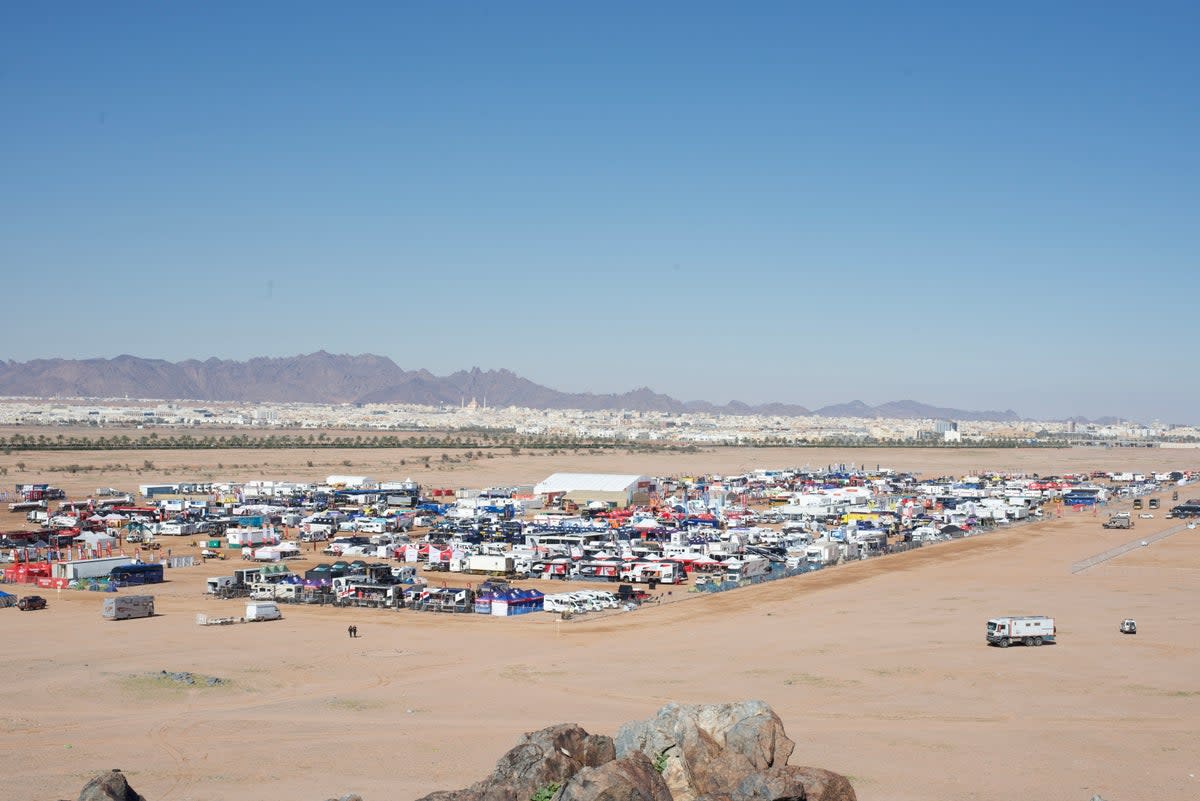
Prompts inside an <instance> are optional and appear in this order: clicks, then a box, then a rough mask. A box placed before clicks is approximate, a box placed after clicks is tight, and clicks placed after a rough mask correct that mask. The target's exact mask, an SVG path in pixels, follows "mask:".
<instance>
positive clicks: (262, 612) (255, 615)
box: [246, 601, 283, 623]
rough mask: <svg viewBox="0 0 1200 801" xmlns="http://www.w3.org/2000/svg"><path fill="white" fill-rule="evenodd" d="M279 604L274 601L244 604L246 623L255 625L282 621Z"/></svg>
mask: <svg viewBox="0 0 1200 801" xmlns="http://www.w3.org/2000/svg"><path fill="white" fill-rule="evenodd" d="M282 619H283V615H282V614H281V613H280V612H279V604H277V603H275V602H274V601H256V602H255V603H249V604H246V622H247V623H256V622H259V621H263V620H282Z"/></svg>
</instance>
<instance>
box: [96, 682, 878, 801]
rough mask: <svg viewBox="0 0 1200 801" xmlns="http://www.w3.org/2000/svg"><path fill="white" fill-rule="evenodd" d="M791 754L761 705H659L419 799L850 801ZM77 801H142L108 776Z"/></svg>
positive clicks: (837, 781) (542, 742)
mask: <svg viewBox="0 0 1200 801" xmlns="http://www.w3.org/2000/svg"><path fill="white" fill-rule="evenodd" d="M795 747H796V744H795V743H793V742H792V741H791V740H790V739H788V736H787V734H786V733H785V732H784V730H783V722H782V721H781V720H780V719H779V716H778V715H776V714H775V712H774V711H773V710H772V709H771V708H770V707H769V706H767V705H766V704H765V703H763V702H762V701H740V702H736V703H729V704H667V705H666V706H664V707H663V708H662V709H660V710H658V712H657V714H655V716H654V717H652V718H650V719H649V720H644V721H639V722H636V723H627V724H625V725H624V726H622V727H621V728H620V729H619V730H618V731H617V736H616V738H615V740H614V739H613V738H611V737H606V736H604V735H601V734H588V732H586V731H585V730H584V729H582V728H580V727H579V726H578V725H576V724H573V723H560V724H558V725H556V726H548V727H546V728H544V729H541V730H540V731H535V732H530V733H529V734H526V735H524V736H523V737H522V738H521V740H520V741H519V742H518V743H517V744H516V745H515V746H513V747H512V748H510V749H509V750H508V752H507V753H505V754H504V756H502V757H500V759H499V761H497V762H496V767H495V769H494V770H493V771H492V772H491V773H490V774H489V775H488V776H487V777H485V778H484V779H482V780H480V781H478V782H476V783H475V784H472V785H471V786H470V787H466V788H463V789H461V790H440V791H438V792H435V793H430V794H429V795H427V796H424V797H423V798H421V799H419V801H856V798H855V795H854V788H852V787H851V786H850V782H849V780H847V779H846V777H845V776H841V775H839V774H837V773H833V772H831V771H828V770H823V769H821V768H809V767H800V766H797V765H788V764H787V762H788V759H789V758H790V757H791V755H792V751H793V750H795ZM79 801H146V800H145V799H144V798H142V796H141V795H139V794H137V793H136V792H134V791H133V789H132V788H131V787H130V786H129V784H128V782H126V781H125V777H124V776H123V775H122V774H121V772H120V771H119V770H113V771H110V772H108V773H104V774H101V775H100V776H97V777H96V778H94V779H92V780H91V781H90V782H88V784H87V786H85V787H84V788H83V792H82V793H80V795H79ZM329 801H335V799H329ZM337 801H362V799H361V798H359V797H358V796H356V795H347V796H342V797H341V799H339V800H337Z"/></svg>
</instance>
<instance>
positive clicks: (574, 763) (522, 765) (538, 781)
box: [419, 723, 616, 801]
mask: <svg viewBox="0 0 1200 801" xmlns="http://www.w3.org/2000/svg"><path fill="white" fill-rule="evenodd" d="M615 758H616V750H615V748H614V747H613V741H612V738H611V737H606V736H604V735H600V734H588V733H587V731H585V730H584V729H583V728H581V727H579V726H578V725H576V724H573V723H560V724H558V725H556V726H547V727H546V728H544V729H541V730H539V731H535V732H530V733H528V734H526V735H525V736H524V737H522V738H521V741H520V742H518V743H517V744H516V745H515V746H514V747H512V748H511V749H509V751H508V753H506V754H505V755H504V756H502V757H500V760H499V761H498V762H497V763H496V768H495V770H493V771H492V773H491V775H489V776H488V777H487V778H485V779H483V780H482V781H479V782H476V783H475V784H473V785H471V786H470V787H468V788H466V789H464V790H453V791H448V792H447V791H442V792H437V793H430V794H429V795H427V796H425V797H424V798H421V799H419V801H529V799H530V798H532V797H533V794H534V793H536V792H538V791H539V790H541V789H542V788H543V787H547V786H549V785H551V784H558V785H560V786H561V785H563V784H566V782H567V780H568V779H570V778H571V777H572V776H574V775H575V774H576V773H578V772H579V771H580V770H582V769H583V768H589V767H598V766H600V765H603V764H604V763H606V762H611V761H612V760H613V759H615Z"/></svg>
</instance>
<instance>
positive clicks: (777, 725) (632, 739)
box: [616, 701, 796, 801]
mask: <svg viewBox="0 0 1200 801" xmlns="http://www.w3.org/2000/svg"><path fill="white" fill-rule="evenodd" d="M795 747H796V744H795V743H793V742H792V741H791V740H789V739H788V737H787V735H786V734H785V733H784V730H783V721H781V720H780V719H779V716H778V715H776V714H775V712H774V711H773V710H772V709H771V707H769V706H767V704H766V703H764V702H762V701H741V702H738V703H733V704H667V705H666V706H664V707H663V708H662V709H660V710H658V714H657V715H655V716H654V717H653V718H651V719H650V720H645V721H640V722H637V723H626V724H625V725H624V726H622V727H621V728H620V729H619V730H618V731H617V736H616V749H617V756H618V757H623V756H627V755H629V754H631V753H633V752H635V751H640V752H641V753H643V754H645V755H646V757H647V758H648V759H650V760H651V762H652V763H655V764H657V765H660V766H661V767H662V776H663V779H664V780H665V781H666V783H667V787H668V788H670V790H671V797H672V799H673V801H695V799H697V798H700V797H701V796H708V795H727V796H732V795H733V792H734V788H736V787H737V786H738V785H739V783H740V782H741V781H742V780H743V779H744V778H745V777H747V776H749V775H750V774H754V773H758V772H760V771H764V770H767V769H769V768H773V767H777V766H779V767H781V766H783V765H786V764H787V760H788V757H790V756H791V754H792V751H793V750H794V749H795ZM778 797H779V798H783V797H785V796H784V795H781V796H778ZM786 797H790V796H786ZM767 801H773V799H767Z"/></svg>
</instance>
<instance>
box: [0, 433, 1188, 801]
mask: <svg viewBox="0 0 1200 801" xmlns="http://www.w3.org/2000/svg"><path fill="white" fill-rule="evenodd" d="M400 458H405V459H406V461H407V462H408V465H406V466H404V467H401V466H399V464H398V462H399V459H400ZM89 460H94V461H89ZM143 460H152V461H153V462H154V465H155V468H154V470H153V471H151V470H144V471H143V474H142V475H140V476H138V475H136V474H135V473H124V472H119V473H114V474H111V475H109V474H104V473H87V474H78V473H77V474H64V473H54V474H49V473H46V472H40V471H45V470H47V469H48V468H49V467H50V466H51V465H57V464H64V463H78V464H88V463H95V464H107V463H125V462H129V463H131V464H134V463H136V464H139V465H140V464H141V463H142V462H143ZM309 460H312V461H313V462H314V466H313V467H312V468H309V467H308V466H307V461H309ZM343 460H350V461H351V462H352V465H351V467H345V466H343V465H341V462H342V461H343ZM18 461H20V462H23V463H24V469H22V470H19V471H18V470H17V469H16V468H15V463H16V462H18ZM218 462H220V463H222V464H223V465H224V467H222V468H221V469H220V471H219V472H220V473H221V475H223V476H225V477H229V478H252V477H272V478H296V479H306V478H315V477H319V476H324V475H327V474H329V473H334V472H338V473H361V474H365V475H371V476H375V477H379V478H388V477H394V478H402V477H405V476H408V475H411V476H412V477H413V478H416V479H417V480H419V481H422V482H423V483H427V484H432V485H442V486H486V485H491V484H514V483H529V482H532V481H535V480H538V479H540V478H542V477H544V476H545V475H547V474H548V473H550V472H553V471H555V470H567V469H574V470H586V471H597V472H598V471H606V472H607V471H619V472H636V473H648V474H675V475H681V474H692V473H698V472H702V471H714V470H715V471H722V472H740V471H742V470H748V469H752V468H754V467H776V466H784V465H802V464H812V465H824V464H828V463H831V462H847V463H849V462H856V463H858V464H869V465H872V466H873V465H875V464H882V465H885V466H892V467H896V468H901V469H914V470H919V471H921V472H923V473H926V474H943V473H956V474H962V473H964V472H967V471H968V470H970V469H973V468H996V469H1005V470H1025V471H1028V472H1039V473H1042V474H1048V473H1055V472H1067V471H1075V470H1083V469H1088V470H1091V469H1112V470H1115V469H1142V470H1144V469H1167V468H1172V467H1193V466H1195V465H1196V464H1197V463H1198V462H1200V452H1197V451H1167V450H1140V449H1139V450H1111V451H1103V450H1095V449H1074V450H1069V451H924V450H915V451H902V450H878V451H859V450H847V451H838V452H834V451H815V450H798V451H786V450H739V449H725V450H718V451H713V452H709V453H702V454H687V455H684V454H678V455H626V454H608V455H600V456H588V455H582V456H558V457H550V456H519V457H509V456H506V457H504V458H497V459H494V460H483V461H476V462H474V463H472V464H470V465H457V466H455V469H453V470H437V469H436V465H435V466H434V469H431V470H429V471H423V470H422V469H417V468H414V467H412V465H413V463H414V459H413V456H412V454H411V453H404V454H402V455H398V454H396V453H393V452H371V451H350V452H347V453H346V455H342V454H340V453H329V452H317V453H304V452H289V451H285V452H282V453H278V452H273V453H266V452H262V451H246V452H242V453H234V452H229V451H224V452H217V453H205V454H196V453H153V454H149V453H145V452H137V453H131V454H124V455H122V454H112V453H79V454H62V453H55V454H23V455H12V456H9V457H6V458H5V460H4V462H3V464H4V465H6V466H8V467H9V471H10V472H9V475H8V477H7V481H8V482H9V483H13V482H22V481H33V480H37V479H39V478H40V479H42V480H48V481H50V482H52V483H55V484H58V485H60V486H65V487H67V488H69V489H71V490H72V497H75V496H76V495H77V494H79V493H81V492H82V493H86V492H88V491H91V490H93V489H94V488H95V487H98V486H106V485H109V484H112V485H113V486H119V487H128V488H131V487H133V486H134V485H136V484H137V483H148V482H150V481H154V480H158V479H160V478H165V479H167V480H170V479H171V478H172V475H170V474H172V473H173V475H174V478H175V479H176V480H183V479H184V478H185V476H183V475H182V474H180V472H179V471H178V469H177V468H178V465H185V464H186V465H189V471H190V472H195V471H196V470H199V469H207V468H204V466H205V465H212V469H213V470H216V468H215V465H216V464H217V463H218ZM235 464H236V465H244V466H240V467H236V468H234V467H231V465H235ZM1194 494H1200V492H1196V493H1194ZM1166 498H1167V500H1166V501H1165V502H1164V506H1167V505H1169V495H1168V496H1166ZM13 522H14V520H13V519H9V520H3V521H2V522H0V525H4V526H5V527H9V528H11V527H13V526H12V525H11V524H12V523H13ZM1173 522H1175V521H1168V520H1163V519H1161V513H1160V517H1159V518H1158V519H1155V520H1139V521H1138V527H1137V528H1136V529H1135V531H1133V532H1131V531H1105V530H1102V529H1101V528H1100V525H1099V519H1098V517H1095V516H1093V515H1092V514H1091V513H1083V514H1080V513H1065V514H1064V515H1063V516H1062V517H1061V518H1058V519H1051V520H1047V521H1045V522H1042V523H1037V524H1033V525H1023V526H1019V527H1013V528H1010V529H1007V530H1005V531H1001V532H997V533H993V534H989V535H987V536H985V537H979V538H973V539H967V540H963V541H959V542H952V543H943V544H939V545H936V546H931V547H928V548H925V549H922V550H919V551H915V552H910V553H906V554H899V555H895V556H890V557H887V558H883V559H878V560H872V561H868V562H862V563H855V564H851V565H845V566H841V567H837V568H832V569H829V570H827V571H823V572H821V573H819V574H815V575H810V576H802V577H798V578H795V579H787V580H782V581H778V582H773V583H771V584H767V585H762V586H759V587H752V588H746V589H742V590H737V591H734V592H731V593H724V594H721V595H717V596H703V597H698V596H695V595H691V596H688V595H687V594H686V593H683V592H681V591H679V590H675V591H674V593H673V595H671V596H670V597H667V598H665V599H664V600H665V601H666V602H665V603H662V604H660V605H657V606H653V607H649V608H644V609H641V610H638V611H636V612H630V613H622V614H619V615H614V616H610V617H607V618H604V619H600V620H591V621H589V620H586V619H584V620H577V621H569V622H560V621H556V620H555V619H554V617H553V616H551V615H548V614H546V615H530V616H525V617H522V618H516V619H507V620H502V619H494V618H476V617H475V616H461V617H444V616H438V615H427V614H419V613H413V612H408V611H392V612H387V611H378V610H354V611H351V610H338V609H320V608H308V607H285V608H284V613H285V615H286V618H285V619H284V620H283V621H278V622H272V623H265V624H253V625H251V624H248V625H238V626H225V627H212V628H202V627H199V626H197V625H196V624H195V614H196V613H197V612H207V613H209V614H240V612H241V608H242V607H241V605H240V604H238V603H236V602H221V601H213V600H209V599H206V598H205V597H204V596H203V594H202V589H203V588H202V583H203V579H204V577H205V576H207V575H217V574H220V573H222V572H227V571H226V570H225V568H228V567H231V566H232V564H236V563H232V564H231V563H224V564H220V563H218V564H220V566H219V567H218V566H217V565H216V564H214V563H211V562H210V563H209V564H207V565H203V566H197V567H195V568H189V569H183V570H174V571H171V574H170V579H171V580H170V581H169V582H168V583H167V584H165V585H161V586H159V587H155V588H154V590H153V591H154V594H155V595H156V596H157V598H158V610H159V612H160V614H159V616H157V617H155V618H153V619H149V620H134V621H122V622H117V623H114V622H106V621H102V620H101V619H100V605H101V597H100V596H98V595H97V594H89V593H80V592H62V593H48V596H49V600H50V608H49V609H47V610H46V611H43V612H18V611H16V610H0V619H2V620H3V623H0V630H2V631H3V632H4V633H5V635H6V646H5V648H4V650H3V652H2V653H0V670H2V671H3V675H4V681H3V683H2V685H0V732H3V733H4V740H5V747H4V748H3V749H0V776H3V777H4V778H3V782H2V783H3V785H4V786H5V787H6V790H5V792H3V793H2V794H0V795H3V797H5V798H13V799H22V798H29V799H57V798H69V797H74V796H75V794H77V793H78V789H79V787H80V786H81V785H82V783H83V782H84V781H85V780H86V779H87V778H88V777H90V776H91V775H93V774H94V773H96V772H98V771H100V770H103V769H107V768H110V767H120V768H122V769H123V770H124V771H125V772H126V773H127V774H128V776H129V777H130V781H131V783H132V784H133V786H134V787H135V788H136V789H137V790H139V791H140V792H141V793H143V794H144V795H145V796H146V797H147V798H148V799H150V801H185V800H187V799H196V800H197V801H198V800H201V799H217V798H220V799H231V800H232V801H239V799H244V800H245V801H251V800H252V799H254V800H257V799H284V798H295V799H313V800H316V799H322V798H326V797H329V796H335V795H339V794H341V793H344V792H358V793H361V794H362V795H363V796H364V798H366V799H367V801H381V799H404V798H416V797H418V796H420V795H423V794H425V793H427V792H430V791H432V790H435V789H449V788H454V787H459V786H465V785H466V784H468V783H470V782H472V781H474V780H476V779H478V778H480V777H482V776H483V775H484V774H486V773H487V771H488V770H490V768H491V765H492V764H493V763H494V761H495V760H496V758H497V757H498V756H499V755H500V754H501V753H502V752H503V751H505V750H506V749H507V748H508V747H510V746H511V745H512V744H513V742H514V741H515V740H516V738H517V737H518V736H519V735H520V734H521V733H522V732H525V731H530V730H533V729H537V728H540V727H542V726H545V725H549V724H551V723H555V722H560V721H574V722H578V723H580V724H582V725H583V726H584V727H586V728H587V729H589V730H590V731H596V732H602V733H608V734H612V733H614V732H615V730H616V728H617V726H618V725H620V724H621V723H622V722H624V721H627V720H633V719H639V718H645V717H648V716H650V715H651V714H652V713H653V712H654V710H655V709H656V708H657V707H658V706H660V705H661V704H663V703H666V702H667V701H672V700H674V701H680V702H709V701H722V700H730V699H741V698H761V699H763V700H765V701H767V702H768V703H770V704H771V705H772V706H773V707H774V708H775V710H776V711H777V712H778V713H779V714H780V716H781V717H782V719H783V721H784V724H785V725H786V727H787V730H788V733H789V735H790V736H791V737H792V738H793V739H794V740H796V742H797V748H796V752H795V755H794V756H793V758H792V762H793V763H795V764H811V765H818V766H822V767H827V768H830V769H833V770H836V771H839V772H842V773H845V774H847V775H848V776H850V777H851V780H852V782H853V784H854V786H855V788H856V790H857V792H858V795H859V798H861V799H864V801H884V800H885V799H886V800H887V801H918V799H920V800H921V801H958V800H959V799H986V800H987V801H993V800H994V801H1001V799H1003V800H1004V801H1009V799H1012V798H1037V799H1045V800H1046V801H1054V800H1055V799H1064V801H1065V800H1066V799H1088V798H1091V796H1092V795H1093V794H1095V793H1099V794H1101V795H1103V796H1104V797H1105V798H1106V799H1162V800H1163V801H1170V800H1172V799H1178V800H1179V801H1194V799H1196V798H1200V778H1198V777H1200V749H1198V748H1197V746H1196V743H1195V733H1196V731H1197V730H1200V581H1198V580H1197V579H1198V578H1200V529H1197V530H1195V531H1190V530H1186V529H1185V530H1184V531H1183V532H1181V533H1179V534H1176V535H1174V536H1172V537H1169V538H1167V539H1164V540H1161V541H1158V542H1155V543H1153V544H1152V545H1150V546H1149V547H1146V548H1137V549H1135V550H1133V551H1131V552H1130V553H1127V554H1125V555H1123V556H1120V557H1118V558H1116V559H1114V560H1111V561H1109V562H1106V563H1104V564H1102V565H1100V566H1097V567H1094V568H1092V569H1089V570H1087V571H1085V572H1083V573H1079V574H1072V572H1071V565H1072V564H1073V563H1075V562H1077V561H1079V560H1081V559H1084V558H1086V557H1088V556H1091V555H1093V554H1096V553H1099V552H1101V551H1104V550H1106V549H1108V548H1110V547H1112V546H1115V545H1119V544H1121V543H1124V542H1127V541H1129V540H1133V539H1138V538H1141V537H1145V536H1146V535H1148V534H1152V533H1154V532H1156V531H1160V530H1163V529H1166V528H1168V527H1170V526H1171V525H1172V523H1173ZM1019 613H1029V614H1051V615H1054V616H1055V617H1056V618H1057V621H1058V630H1059V640H1060V642H1059V644H1058V645H1055V646H1051V647H1044V648H1029V649H1026V648H1021V647H1016V648H1009V649H1007V650H1001V649H997V648H989V647H987V646H986V645H985V644H984V623H985V621H986V619H987V618H988V617H990V616H995V615H1000V614H1019ZM1124 617H1135V618H1136V619H1137V620H1138V624H1139V633H1138V634H1137V635H1136V636H1122V635H1120V634H1118V632H1117V625H1118V623H1119V622H1120V620H1121V619H1122V618H1124ZM351 623H354V624H356V625H358V626H359V628H360V633H361V637H360V638H359V639H357V640H352V639H349V638H348V637H347V635H346V626H347V625H349V624H351ZM161 670H168V671H192V672H195V673H199V674H203V675H210V676H218V677H222V678H225V679H229V680H231V683H230V684H228V685H227V686H219V687H196V688H181V687H179V686H176V685H174V684H172V683H169V682H163V681H160V680H157V679H155V678H153V675H152V674H155V673H157V672H158V671H161Z"/></svg>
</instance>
